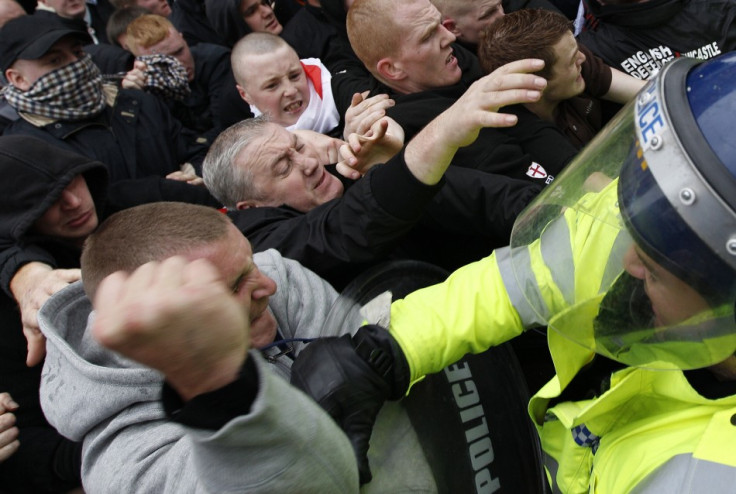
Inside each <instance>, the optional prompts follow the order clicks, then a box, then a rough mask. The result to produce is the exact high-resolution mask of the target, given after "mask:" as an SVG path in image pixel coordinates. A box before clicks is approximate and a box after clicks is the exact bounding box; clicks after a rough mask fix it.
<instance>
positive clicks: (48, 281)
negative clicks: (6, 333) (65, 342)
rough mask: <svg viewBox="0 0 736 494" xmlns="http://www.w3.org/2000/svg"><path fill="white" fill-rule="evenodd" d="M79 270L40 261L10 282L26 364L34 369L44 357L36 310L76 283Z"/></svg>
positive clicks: (24, 269)
mask: <svg viewBox="0 0 736 494" xmlns="http://www.w3.org/2000/svg"><path fill="white" fill-rule="evenodd" d="M80 277H81V273H80V271H79V270H78V269H52V268H51V266H49V265H47V264H43V263H40V262H31V263H28V264H25V265H24V266H23V267H22V268H20V269H19V270H18V272H17V273H16V274H15V276H14V277H13V279H12V280H11V282H10V290H11V291H12V292H13V296H14V297H15V300H16V302H18V307H19V308H20V316H21V321H22V323H23V335H24V336H25V337H26V341H27V344H28V354H27V356H26V365H27V366H29V367H33V366H35V365H38V364H40V363H41V361H43V358H44V357H45V356H46V338H45V337H44V336H43V334H42V333H41V329H40V328H39V326H38V311H39V309H41V306H42V305H43V304H44V303H45V302H46V301H47V300H48V299H49V298H50V297H51V296H52V295H53V294H54V293H56V292H58V291H59V290H61V289H62V288H64V287H66V286H67V285H69V284H70V283H74V282H75V281H77V280H79V279H80Z"/></svg>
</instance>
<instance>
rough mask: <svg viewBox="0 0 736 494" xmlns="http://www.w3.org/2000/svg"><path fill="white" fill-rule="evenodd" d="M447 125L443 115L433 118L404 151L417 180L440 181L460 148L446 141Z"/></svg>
mask: <svg viewBox="0 0 736 494" xmlns="http://www.w3.org/2000/svg"><path fill="white" fill-rule="evenodd" d="M445 125H446V123H445V119H443V118H442V116H440V117H438V118H436V119H434V120H432V121H431V122H430V123H429V124H428V125H427V126H426V127H425V128H424V129H423V130H422V131H421V132H419V134H417V135H416V136H414V138H413V139H412V140H411V141H409V143H408V144H407V145H406V149H405V151H404V160H405V161H406V166H407V167H408V168H409V170H410V171H411V173H412V174H413V175H414V177H416V179H417V180H419V181H420V182H422V183H424V184H427V185H434V184H436V183H438V182H439V181H440V179H441V178H442V175H443V174H444V173H445V170H447V167H448V166H449V165H450V162H451V161H452V158H453V157H454V156H455V153H456V152H457V150H458V147H456V146H452V145H448V144H447V143H446V142H445V139H444V138H443V137H444V134H445V132H444V127H445Z"/></svg>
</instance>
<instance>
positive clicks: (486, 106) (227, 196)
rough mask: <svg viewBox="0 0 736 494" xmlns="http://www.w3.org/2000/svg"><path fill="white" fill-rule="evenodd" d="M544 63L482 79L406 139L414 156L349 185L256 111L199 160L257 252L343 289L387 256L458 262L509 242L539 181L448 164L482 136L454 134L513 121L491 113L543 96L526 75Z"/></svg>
mask: <svg viewBox="0 0 736 494" xmlns="http://www.w3.org/2000/svg"><path fill="white" fill-rule="evenodd" d="M535 63H536V65H535ZM539 66H541V62H539V61H536V62H532V61H529V60H526V61H521V62H519V63H515V64H513V65H512V64H510V65H508V66H504V67H502V68H501V69H499V70H498V71H496V72H494V73H493V74H490V75H489V76H486V77H484V78H482V79H481V80H480V81H479V82H478V84H476V85H474V86H473V88H472V89H470V90H469V91H468V92H467V93H466V94H465V95H463V97H462V98H460V99H459V100H458V102H457V103H456V104H455V105H453V106H451V107H450V108H449V109H448V110H447V111H445V112H444V113H442V114H441V115H440V116H439V117H437V119H435V120H434V121H433V122H432V123H431V124H430V125H429V126H427V127H426V128H425V129H424V130H422V132H420V133H419V134H417V136H416V137H415V138H414V141H417V142H424V143H426V145H424V146H419V145H417V144H416V142H415V145H414V146H413V147H412V148H413V149H417V148H419V149H422V150H423V151H425V152H423V154H422V156H421V159H417V158H416V157H415V156H407V155H406V154H405V153H404V152H401V153H399V154H397V155H396V156H394V157H393V158H391V159H389V160H388V161H387V162H386V164H385V165H381V166H375V167H373V168H371V169H370V170H369V171H368V172H367V173H366V174H365V176H364V177H363V178H361V179H360V180H358V181H356V182H354V183H350V182H346V184H343V183H342V182H341V181H340V180H338V179H337V177H335V176H333V175H332V174H330V173H328V172H327V171H326V169H325V166H324V165H325V163H329V162H330V161H331V160H329V159H327V158H325V157H320V156H319V155H318V154H316V153H315V152H314V151H313V150H312V149H311V146H310V145H309V143H308V142H306V141H305V140H304V139H302V138H300V137H299V136H298V135H296V134H294V133H289V132H288V131H286V130H285V129H284V128H282V127H280V126H278V125H275V124H271V123H268V122H265V121H261V120H255V121H247V122H243V123H241V124H239V125H236V126H233V127H231V128H230V129H228V130H226V131H225V132H223V133H222V134H221V135H220V136H219V137H218V139H217V140H216V141H215V143H214V144H213V145H212V147H211V148H210V151H209V153H208V155H207V157H206V159H205V163H204V166H203V176H204V180H205V183H206V184H207V186H208V188H209V189H210V191H211V192H212V193H213V195H215V196H216V197H218V199H220V200H221V201H222V202H223V203H224V204H225V205H226V206H227V207H228V208H229V209H230V210H231V212H230V215H231V218H232V219H233V222H234V223H235V225H236V226H237V227H238V228H239V229H240V230H241V231H242V232H243V233H244V234H245V235H246V236H247V237H248V238H249V239H250V240H251V243H252V244H253V247H254V249H255V250H256V251H260V250H264V249H267V248H276V249H277V250H279V251H280V252H281V253H282V255H284V256H286V257H290V258H293V259H296V260H298V261H299V262H301V263H302V264H303V265H305V266H306V267H308V268H310V269H311V270H313V271H315V272H316V273H318V274H319V275H320V276H322V277H323V278H325V279H327V280H328V281H330V282H331V283H332V284H333V285H335V286H336V287H338V288H341V287H342V286H343V285H344V284H345V283H346V282H348V281H350V279H352V278H353V277H354V276H355V275H356V274H357V273H358V272H360V271H361V270H363V269H365V267H366V266H367V265H368V264H371V263H375V262H377V261H380V260H383V259H386V258H388V257H399V258H414V259H421V260H427V261H430V262H433V263H435V264H438V265H441V266H443V267H446V268H451V267H453V266H454V267H456V266H460V265H462V264H465V263H467V262H471V261H473V260H477V259H479V258H480V257H481V256H482V255H484V253H487V252H489V251H490V249H492V248H493V247H494V246H498V245H501V244H503V243H507V242H508V235H509V233H510V227H511V224H512V223H513V220H514V218H515V217H516V215H517V214H518V213H519V212H520V211H521V210H522V209H523V208H524V207H525V206H526V204H527V203H528V202H529V201H530V200H531V199H532V198H533V197H534V196H535V195H536V194H537V193H538V192H539V190H540V188H539V186H537V185H534V184H529V183H528V182H525V181H519V180H514V179H510V178H508V177H504V176H499V175H493V174H489V173H485V172H480V171H477V170H472V169H462V168H457V167H454V168H451V169H449V170H448V169H447V167H448V165H449V163H450V160H452V158H453V156H454V155H455V152H456V151H457V150H458V149H459V148H461V147H464V146H466V145H468V144H470V143H472V142H473V141H474V140H475V138H476V137H477V136H478V133H477V131H476V132H475V133H474V134H471V135H470V136H464V140H463V141H462V144H460V145H457V144H455V142H456V141H457V140H458V139H457V136H456V134H458V133H460V132H461V129H462V128H463V123H464V122H466V121H467V120H468V119H471V118H474V117H475V116H476V114H477V113H478V112H484V111H490V112H493V118H489V119H488V120H485V125H484V126H485V127H488V126H495V127H505V126H509V125H513V124H514V123H515V122H516V120H517V118H516V117H515V116H511V115H506V114H503V115H501V114H497V113H495V112H496V111H497V110H498V108H499V107H500V106H505V105H506V104H509V103H517V102H520V101H522V100H526V101H528V100H534V99H536V98H538V97H539V89H541V88H543V87H544V84H545V81H544V80H543V79H541V78H538V77H531V78H530V76H528V75H522V73H523V72H528V71H530V70H532V68H534V67H539ZM530 81H532V82H531V83H530ZM530 84H531V85H530ZM514 88H519V89H521V88H525V89H530V91H516V92H515V91H514ZM534 88H536V89H534ZM500 101H502V102H503V103H502V104H498V103H499V102H500ZM370 144H371V143H367V142H365V141H363V142H362V143H361V146H363V148H362V149H361V151H360V152H367V150H368V149H369V148H370ZM431 149H433V150H435V152H434V153H433V152H430V150H431ZM338 166H340V165H338ZM346 185H347V186H346Z"/></svg>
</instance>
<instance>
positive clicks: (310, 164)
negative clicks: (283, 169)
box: [292, 152, 319, 176]
mask: <svg viewBox="0 0 736 494" xmlns="http://www.w3.org/2000/svg"><path fill="white" fill-rule="evenodd" d="M292 159H293V160H294V162H295V163H296V164H297V166H299V169H300V170H302V173H304V175H307V176H309V175H311V174H312V173H314V170H315V169H316V168H317V166H318V165H319V162H318V161H317V159H315V158H312V157H311V156H307V155H305V154H302V153H297V152H295V153H294V156H293V158H292Z"/></svg>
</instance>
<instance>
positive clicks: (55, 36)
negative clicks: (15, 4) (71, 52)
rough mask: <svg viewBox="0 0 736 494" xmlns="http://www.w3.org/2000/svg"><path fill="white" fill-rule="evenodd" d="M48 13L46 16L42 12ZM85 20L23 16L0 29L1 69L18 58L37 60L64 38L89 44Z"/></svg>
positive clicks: (55, 16) (53, 15)
mask: <svg viewBox="0 0 736 494" xmlns="http://www.w3.org/2000/svg"><path fill="white" fill-rule="evenodd" d="M44 14H47V13H44ZM85 26H86V25H85V24H84V21H81V20H79V21H76V20H75V21H71V22H70V20H69V19H62V18H61V17H59V16H58V15H56V14H51V15H48V14H47V15H38V14H34V15H23V16H20V17H17V18H15V19H12V20H10V21H8V22H7V23H6V24H5V25H4V26H3V27H2V29H0V69H2V70H3V72H4V71H5V70H6V69H7V68H8V67H10V66H11V65H13V63H14V62H15V61H16V60H18V59H19V58H20V59H23V60H36V59H38V58H41V57H42V56H44V55H45V54H46V52H47V51H49V49H50V48H51V47H52V46H54V43H56V42H57V41H59V40H60V39H61V38H63V37H64V36H67V35H70V34H71V35H74V36H77V37H79V38H81V39H82V40H84V41H87V42H91V41H92V38H90V36H89V33H88V32H87V30H86V28H85Z"/></svg>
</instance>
